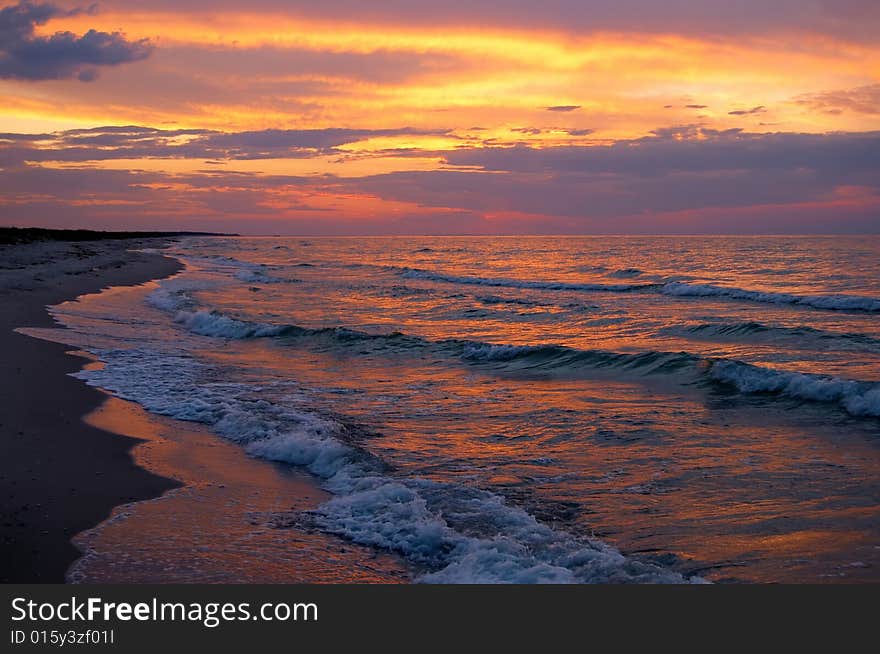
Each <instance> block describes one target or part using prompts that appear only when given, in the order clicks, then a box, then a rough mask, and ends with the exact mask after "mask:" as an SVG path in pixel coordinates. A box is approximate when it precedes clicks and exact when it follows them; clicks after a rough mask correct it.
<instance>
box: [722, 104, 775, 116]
mask: <svg viewBox="0 0 880 654" xmlns="http://www.w3.org/2000/svg"><path fill="white" fill-rule="evenodd" d="M765 111H767V108H766V107H765V106H764V105H759V106H757V107H752V108H751V109H736V110H734V111H728V112H727V113H728V115H730V116H749V115H751V114H762V113H764V112H765Z"/></svg>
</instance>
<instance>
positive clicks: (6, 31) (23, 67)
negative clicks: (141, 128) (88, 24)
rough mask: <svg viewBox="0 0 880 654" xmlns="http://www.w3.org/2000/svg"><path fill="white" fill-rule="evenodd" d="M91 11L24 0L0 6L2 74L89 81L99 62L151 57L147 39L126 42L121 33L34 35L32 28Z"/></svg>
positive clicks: (8, 77)
mask: <svg viewBox="0 0 880 654" xmlns="http://www.w3.org/2000/svg"><path fill="white" fill-rule="evenodd" d="M95 10H96V5H92V6H91V7H89V8H88V9H85V10H83V9H74V10H72V11H68V10H64V9H61V8H59V7H56V6H55V5H52V4H41V3H33V2H30V1H28V0H22V1H21V2H19V3H18V4H17V5H12V6H9V7H4V8H3V9H0V78H2V79H21V80H50V79H71V78H74V77H75V78H77V79H79V80H81V81H83V82H91V81H93V80H94V79H96V78H97V76H98V68H99V67H100V66H117V65H119V64H124V63H129V62H132V61H139V60H141V59H145V58H146V57H148V56H149V55H150V53H151V52H152V50H153V46H152V44H151V43H150V42H149V41H148V40H146V39H142V40H139V41H128V40H126V38H125V37H124V36H123V35H122V34H121V33H120V32H113V33H108V32H98V31H96V30H89V31H88V32H86V33H85V34H83V35H82V36H79V37H78V36H76V35H75V34H73V33H71V32H55V34H53V35H52V36H36V35H35V34H34V29H35V28H36V26H38V25H44V24H45V23H47V22H48V21H49V20H51V19H52V18H55V17H60V16H69V15H71V14H77V13H93V12H94V11H95Z"/></svg>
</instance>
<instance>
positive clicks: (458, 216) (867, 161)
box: [0, 125, 880, 234]
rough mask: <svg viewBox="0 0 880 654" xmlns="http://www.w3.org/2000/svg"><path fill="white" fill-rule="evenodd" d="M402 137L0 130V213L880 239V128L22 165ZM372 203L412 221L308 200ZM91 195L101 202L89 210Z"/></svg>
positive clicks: (658, 133) (321, 227)
mask: <svg viewBox="0 0 880 654" xmlns="http://www.w3.org/2000/svg"><path fill="white" fill-rule="evenodd" d="M389 132H395V133H409V132H410V131H408V130H406V129H403V130H377V131H362V130H302V131H298V130H283V131H278V130H269V131H262V132H242V133H231V134H222V133H218V132H210V131H203V130H157V129H154V128H141V127H112V128H101V129H90V130H70V131H68V132H61V133H58V134H53V135H48V136H50V137H51V139H53V140H46V137H47V135H45V134H40V135H35V140H33V141H28V140H27V139H20V138H18V137H19V136H21V135H16V134H6V135H0V166H7V163H6V160H5V157H7V154H8V153H10V152H11V153H17V156H18V157H19V159H18V163H14V164H13V165H11V166H8V167H5V170H4V173H3V175H0V204H2V205H3V206H2V212H3V214H4V216H6V217H8V219H10V220H11V219H13V218H14V219H21V220H30V221H35V220H38V219H40V220H43V221H44V222H45V220H60V219H61V218H57V217H58V216H63V220H73V219H74V218H76V219H77V220H79V221H80V224H85V223H86V222H87V223H88V224H91V225H102V224H105V222H104V221H112V220H123V219H124V220H125V221H126V224H130V225H139V226H142V225H146V224H150V225H153V226H156V227H158V226H163V225H164V226H169V225H171V224H174V225H176V226H177V227H179V228H183V227H185V226H187V225H189V224H190V222H189V221H204V222H199V224H203V225H207V224H213V225H215V227H216V228H219V226H220V225H221V224H222V225H226V227H225V228H226V229H230V230H231V231H245V232H259V231H261V229H262V227H257V226H258V225H259V226H264V225H273V229H271V230H269V229H267V230H266V231H270V232H291V231H295V232H299V231H306V232H309V233H316V234H317V233H342V232H347V233H365V232H367V231H368V232H375V233H444V232H445V233H456V232H466V233H477V232H493V231H494V232H498V231H502V232H504V231H521V232H531V233H588V232H596V233H614V232H618V233H619V232H621V231H631V232H640V231H641V232H645V233H665V232H676V231H678V232H691V233H693V232H727V233H730V232H749V231H751V232H780V231H783V232H784V231H792V232H799V233H806V232H810V231H817V232H846V231H873V232H877V231H880V220H878V213H877V212H878V211H880V158H878V157H876V152H877V151H878V149H880V132H871V133H832V134H796V133H776V134H753V133H747V132H743V131H742V130H737V129H733V130H710V129H706V128H702V127H700V126H695V125H681V126H673V127H666V128H662V129H657V130H655V131H654V132H653V133H652V134H651V135H650V136H647V137H644V138H640V139H632V140H628V141H620V142H617V143H614V144H611V145H592V146H559V147H551V148H543V149H537V148H530V147H526V146H523V145H519V146H516V147H508V148H490V147H482V148H464V149H460V150H456V151H454V152H447V153H445V158H446V160H447V162H448V163H449V164H452V165H466V166H468V169H466V170H465V169H458V170H454V169H450V170H434V171H407V172H395V173H388V174H380V175H372V176H368V177H361V178H341V177H333V176H314V177H308V176H284V175H271V176H267V175H257V174H246V173H240V172H238V173H236V172H226V171H222V170H213V171H202V172H199V173H190V174H169V173H157V172H148V171H119V170H106V169H100V168H85V167H80V168H71V167H65V168H62V169H58V168H44V167H41V166H39V165H36V164H34V163H21V157H22V156H23V155H26V156H25V159H26V160H27V161H31V162H33V161H36V160H39V159H38V155H39V154H40V153H41V152H43V153H44V154H45V158H46V159H50V158H51V159H64V158H65V157H67V160H69V161H71V162H75V161H86V160H88V159H89V158H114V157H115V156H116V153H117V151H122V152H131V151H137V150H140V151H143V152H152V153H154V154H155V153H164V154H163V156H193V155H194V154H195V153H205V152H208V151H222V152H227V153H229V152H236V153H238V155H239V156H247V155H253V154H254V153H257V154H261V153H266V152H268V151H271V149H272V148H273V147H276V146H277V147H278V148H282V149H283V148H293V149H294V151H297V152H298V150H297V148H302V147H306V146H308V148H310V149H311V151H313V152H318V151H321V149H322V148H330V150H331V151H332V148H334V147H336V145H335V144H338V143H340V142H342V141H346V140H347V139H363V138H369V137H370V136H371V135H378V134H385V135H387V134H388V133H389ZM2 137H8V138H2ZM187 138H188V139H189V141H188V142H185V143H181V141H182V140H183V141H185V140H186V139H187ZM36 139H39V140H36ZM96 139H99V140H98V141H97V142H98V143H101V144H102V145H100V146H98V145H96ZM113 139H116V140H115V141H114V140H113ZM62 143H63V144H64V145H63V147H60V146H58V144H62ZM77 143H88V145H77ZM103 144H110V145H103ZM4 153H6V154H4ZM102 153H103V157H102ZM438 154H439V153H438ZM144 156H146V155H144ZM363 194H368V195H370V196H374V197H376V198H381V199H383V200H388V201H396V202H402V203H407V204H408V205H410V206H412V207H413V211H412V214H411V215H407V216H404V217H401V218H390V217H388V216H384V215H383V217H382V219H381V220H380V219H378V218H377V219H376V221H375V222H374V223H369V224H367V223H362V222H359V219H356V218H351V217H349V216H346V215H342V214H341V213H339V212H337V211H327V210H326V207H324V208H322V209H321V210H320V211H319V210H318V209H317V208H315V207H313V206H311V202H310V201H309V198H311V197H314V196H315V195H321V196H324V197H332V196H334V195H340V196H345V197H355V196H357V195H363ZM83 199H88V200H89V202H88V203H82V202H77V201H78V200H83ZM279 207H285V208H286V209H284V211H281V210H279ZM85 212H87V213H85ZM505 214H511V215H516V216H518V218H517V220H516V222H515V223H512V222H509V221H505V220H503V219H499V218H498V217H499V216H504V215H505ZM297 216H302V217H301V218H300V217H297ZM485 216H494V218H493V219H492V220H488V221H487V220H486V219H485V218H484V217H485ZM156 221H158V222H156ZM163 221H164V222H163ZM212 221H213V222H212ZM32 224H33V222H32ZM47 224H48V223H47Z"/></svg>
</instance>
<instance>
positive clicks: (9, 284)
mask: <svg viewBox="0 0 880 654" xmlns="http://www.w3.org/2000/svg"><path fill="white" fill-rule="evenodd" d="M161 244H162V242H161V241H155V240H150V241H147V240H112V241H102V242H81V243H65V242H38V243H30V244H18V245H4V246H0V298H2V305H3V311H2V312H0V375H2V379H3V384H2V385H0V461H2V462H3V464H2V469H0V494H2V498H3V507H4V510H3V519H2V522H0V542H2V549H3V556H2V557H0V582H4V583H11V582H62V581H64V573H65V571H66V570H67V568H68V567H69V566H70V564H71V563H72V562H73V561H74V560H75V559H76V558H77V557H78V556H79V554H80V553H79V551H78V550H77V548H76V547H75V546H74V545H73V544H72V543H71V538H73V536H74V535H75V534H77V533H79V532H81V531H83V530H84V529H88V528H89V527H92V526H94V525H96V524H97V523H99V522H100V521H101V520H103V519H105V518H106V517H107V516H108V515H109V514H110V511H111V510H112V509H113V507H115V506H117V505H119V504H122V503H125V502H131V501H133V500H140V499H147V498H151V497H156V496H158V495H160V494H161V493H162V492H164V491H166V490H168V489H170V488H173V487H175V486H176V485H177V484H176V482H174V481H172V480H170V479H166V478H163V477H160V476H158V475H155V474H152V473H150V472H147V471H146V470H144V469H142V468H139V467H138V466H137V465H136V464H135V463H134V461H133V460H132V457H131V455H130V451H131V449H132V447H133V446H134V445H136V444H137V443H138V442H139V441H138V439H135V438H131V437H126V436H120V435H119V434H115V433H110V432H108V431H105V430H103V429H99V428H96V427H94V426H91V425H88V424H86V423H85V422H83V421H82V420H81V418H82V417H83V416H84V415H86V414H88V413H90V412H91V411H93V410H94V409H95V408H96V407H98V406H99V405H100V404H101V403H102V402H103V401H104V400H105V399H106V396H105V395H104V394H102V393H101V392H99V391H97V390H95V389H93V388H89V387H88V386H86V385H85V384H83V383H82V382H80V381H78V380H76V379H73V378H71V377H69V376H68V373H71V372H74V371H76V370H78V369H79V368H81V367H82V365H83V363H84V361H83V359H82V358H81V357H78V356H74V355H71V354H68V353H67V352H68V350H70V348H69V347H68V346H65V345H62V344H59V343H52V342H48V341H44V340H39V339H35V338H30V337H28V336H25V335H22V334H18V333H15V332H14V331H13V330H14V329H16V328H18V327H53V326H56V325H55V323H54V321H53V320H52V318H51V317H50V316H49V315H48V313H47V312H46V306H47V305H51V304H56V303H58V302H62V301H64V300H69V299H73V298H75V297H77V296H78V295H81V294H83V293H91V292H95V291H98V290H100V289H102V288H105V287H108V286H118V285H135V284H140V283H143V282H145V281H148V280H151V279H156V278H161V277H165V276H168V275H171V274H174V273H175V272H177V271H178V270H180V268H181V265H180V264H179V263H178V262H177V261H175V260H174V259H170V258H168V257H164V256H161V255H158V254H147V253H141V252H131V251H129V249H133V248H142V247H157V246H160V245H161Z"/></svg>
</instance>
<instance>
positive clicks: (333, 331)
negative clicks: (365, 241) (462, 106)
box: [149, 289, 880, 417]
mask: <svg viewBox="0 0 880 654" xmlns="http://www.w3.org/2000/svg"><path fill="white" fill-rule="evenodd" d="M149 301H150V302H151V303H152V304H153V305H154V306H157V307H159V308H162V309H164V310H166V311H170V312H172V313H173V314H174V321H175V322H176V323H177V324H179V325H181V326H183V327H185V328H186V329H188V330H190V331H192V332H194V333H196V334H200V335H202V336H213V337H219V338H230V339H247V338H263V337H290V338H310V339H321V340H323V341H324V342H329V343H330V344H331V345H339V346H345V345H346V344H350V343H354V342H357V343H359V344H360V343H363V342H364V341H373V342H376V343H379V344H381V345H382V350H383V352H388V351H389V350H391V351H394V350H396V351H398V352H400V353H404V352H408V351H411V350H412V349H413V348H421V349H427V350H432V351H433V352H434V353H435V354H436V355H438V356H454V357H458V358H459V359H461V360H463V361H465V362H470V363H474V364H482V365H486V366H494V367H496V368H498V367H501V368H503V369H505V370H509V371H511V372H513V371H517V370H519V371H522V370H528V371H541V372H547V373H551V372H552V373H554V374H562V375H564V374H573V373H575V372H578V371H584V370H585V369H586V370H601V369H614V370H617V371H621V372H625V371H631V372H635V373H638V374H640V375H648V374H651V375H656V374H676V373H681V372H690V373H692V375H691V376H689V377H688V378H687V379H686V380H683V381H691V380H692V378H693V375H697V376H698V377H700V376H707V377H708V379H710V380H712V381H716V382H721V383H725V384H728V385H732V386H734V387H735V388H736V389H737V390H738V391H739V392H741V393H744V394H755V393H771V394H776V395H780V396H787V397H794V398H798V399H802V400H806V401H810V402H827V403H834V404H837V405H839V406H840V407H841V408H843V409H844V410H845V411H847V412H848V413H849V414H851V415H853V416H859V417H862V416H868V417H880V384H877V383H874V382H865V381H858V380H847V379H840V378H836V377H830V376H823V375H815V374H807V373H798V372H790V371H784V370H775V369H771V368H762V367H759V366H755V365H752V364H748V363H744V362H741V361H735V360H729V359H713V358H704V357H700V356H698V355H696V354H691V353H689V352H660V351H653V350H652V351H646V352H640V353H618V352H611V351H607V350H599V349H596V350H583V349H577V348H571V347H567V346H564V345H556V344H539V345H509V344H496V343H484V342H480V341H470V340H464V339H447V340H441V341H429V340H427V339H423V338H421V337H418V336H411V335H407V334H403V333H400V332H391V333H387V334H370V333H367V332H361V331H357V330H353V329H347V328H344V327H326V328H317V329H312V328H306V327H301V326H298V325H271V324H266V323H254V322H248V321H244V320H239V319H236V318H233V317H230V316H226V315H224V314H222V313H219V312H216V311H207V310H202V309H181V307H183V306H187V305H188V304H190V303H191V302H192V300H191V298H190V297H189V296H188V295H187V294H186V293H184V292H181V291H175V292H169V291H166V290H163V289H160V290H159V291H156V292H154V293H153V294H152V295H151V296H150V300H149ZM730 328H731V329H734V330H739V331H753V330H760V329H766V327H765V326H763V325H760V324H758V323H743V324H742V325H740V326H738V327H734V326H731V327H730Z"/></svg>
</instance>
